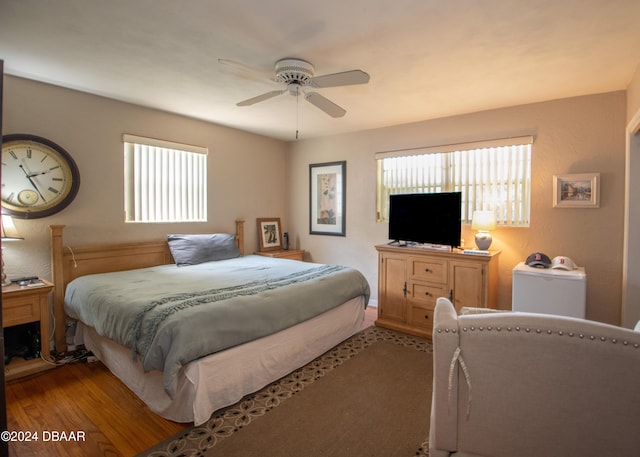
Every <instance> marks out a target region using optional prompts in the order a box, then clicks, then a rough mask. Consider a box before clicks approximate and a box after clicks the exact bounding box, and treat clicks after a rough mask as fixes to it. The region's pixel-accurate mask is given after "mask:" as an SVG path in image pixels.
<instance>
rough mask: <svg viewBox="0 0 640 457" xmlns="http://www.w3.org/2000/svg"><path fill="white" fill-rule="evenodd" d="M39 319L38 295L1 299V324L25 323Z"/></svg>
mask: <svg viewBox="0 0 640 457" xmlns="http://www.w3.org/2000/svg"><path fill="white" fill-rule="evenodd" d="M39 320H40V297H39V296H38V295H35V296H34V295H31V296H26V297H15V298H11V299H7V298H4V297H3V300H2V325H3V327H11V326H12V325H19V324H26V323H27V322H36V321H39Z"/></svg>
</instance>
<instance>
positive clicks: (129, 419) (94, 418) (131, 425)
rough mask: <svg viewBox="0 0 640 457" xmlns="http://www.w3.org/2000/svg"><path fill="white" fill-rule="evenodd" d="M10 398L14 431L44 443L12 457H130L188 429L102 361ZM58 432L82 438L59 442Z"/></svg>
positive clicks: (16, 389) (41, 379)
mask: <svg viewBox="0 0 640 457" xmlns="http://www.w3.org/2000/svg"><path fill="white" fill-rule="evenodd" d="M376 318H377V309H376V308H372V307H369V308H368V309H367V312H366V315H365V322H364V326H363V327H368V326H370V325H373V323H374V321H375V319H376ZM6 396H7V421H8V430H10V431H22V432H37V433H38V441H32V442H10V443H9V455H10V456H12V457H27V456H29V457H40V456H42V457H45V456H46V457H55V456H65V457H66V456H74V457H75V456H78V457H93V456H96V457H98V456H110V457H118V456H122V457H130V456H132V455H135V454H137V453H139V452H142V451H144V450H145V449H147V448H149V447H151V446H153V445H154V444H156V443H158V442H160V441H162V440H163V439H165V438H168V437H170V436H172V435H174V434H176V433H178V432H180V431H181V430H183V429H184V428H185V427H186V426H187V425H188V424H178V423H175V422H171V421H168V420H166V419H163V418H161V417H160V416H158V415H156V414H155V413H153V412H151V411H150V410H149V409H148V408H147V407H146V406H145V405H144V403H142V401H140V400H139V399H138V398H137V397H136V396H135V395H134V394H133V393H131V391H130V390H129V389H128V388H127V387H126V386H125V385H124V384H122V382H120V380H118V379H117V378H116V377H115V376H114V375H112V374H111V372H109V370H107V368H106V367H105V366H104V365H102V363H100V362H93V363H74V364H70V365H65V366H62V367H59V368H56V369H54V370H50V371H47V372H44V373H41V374H38V375H34V376H31V377H28V378H23V379H20V380H17V381H13V382H10V383H8V384H7V386H6ZM55 432H57V433H58V435H59V436H60V435H61V434H62V432H64V433H65V436H66V437H71V436H72V435H71V433H72V432H73V437H74V438H80V439H79V440H76V441H66V442H63V441H53V439H52V438H53V437H54V436H55ZM82 437H84V439H82ZM43 438H44V439H46V441H45V440H43Z"/></svg>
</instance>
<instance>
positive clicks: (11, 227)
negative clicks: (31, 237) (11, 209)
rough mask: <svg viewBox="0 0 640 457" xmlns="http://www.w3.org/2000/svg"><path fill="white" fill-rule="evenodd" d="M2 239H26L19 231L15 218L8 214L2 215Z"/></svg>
mask: <svg viewBox="0 0 640 457" xmlns="http://www.w3.org/2000/svg"><path fill="white" fill-rule="evenodd" d="M2 239H3V240H24V238H23V237H22V236H21V235H20V232H18V229H17V228H16V226H15V224H14V223H13V218H12V217H11V216H9V215H8V214H3V215H2Z"/></svg>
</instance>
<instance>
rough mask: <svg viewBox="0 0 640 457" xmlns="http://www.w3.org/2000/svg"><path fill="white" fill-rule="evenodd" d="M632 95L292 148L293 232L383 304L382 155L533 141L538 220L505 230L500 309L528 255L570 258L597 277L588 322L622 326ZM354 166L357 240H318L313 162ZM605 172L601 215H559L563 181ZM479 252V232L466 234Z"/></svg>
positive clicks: (353, 236) (500, 245) (351, 233)
mask: <svg viewBox="0 0 640 457" xmlns="http://www.w3.org/2000/svg"><path fill="white" fill-rule="evenodd" d="M625 110H626V98H625V93H624V92H613V93H607V94H599V95H592V96H585V97H576V98H570V99H563V100H556V101H551V102H546V103H536V104H531V105H523V106H516V107H511V108H505V109H498V110H492V111H486V112H480V113H473V114H468V115H463V116H456V117H450V118H444V119H436V120H429V121H424V122H419V123H414V124H406V125H400V126H395V127H388V128H382V129H376V130H370V131H366V132H359V133H355V134H347V135H337V136H332V137H326V138H320V139H313V140H303V141H299V142H295V143H291V145H290V150H289V155H288V166H287V169H288V171H287V183H288V184H287V188H288V189H296V191H295V192H289V197H288V202H289V226H290V232H291V233H292V234H293V236H294V239H295V241H296V244H297V246H298V247H299V248H302V249H306V250H308V251H309V256H310V258H311V259H313V260H315V261H318V262H336V263H344V264H347V265H351V266H354V267H356V268H358V269H360V270H361V271H362V272H363V273H364V274H365V276H366V277H367V279H368V280H369V283H370V284H371V287H372V292H373V298H374V299H377V255H376V254H377V253H376V251H375V248H374V246H375V245H376V244H381V243H386V242H387V241H388V238H387V229H388V227H387V224H381V223H376V222H375V160H374V154H375V152H377V151H385V150H394V149H404V148H414V147H422V146H433V145H439V144H452V143H459V142H467V141H474V140H483V139H492V138H504V137H512V136H520V135H533V136H534V145H533V159H532V160H533V165H532V175H533V177H532V179H533V183H532V214H531V226H530V227H529V228H500V229H498V230H496V232H494V234H493V238H494V244H493V247H495V248H497V249H501V250H502V254H501V256H500V279H499V305H500V307H501V308H510V306H511V270H512V269H513V267H514V266H515V265H516V264H517V263H518V262H520V261H523V260H524V259H525V258H526V257H527V255H529V254H530V253H532V252H535V251H542V252H545V253H547V254H548V255H549V256H551V257H554V256H556V255H567V256H569V257H571V258H572V259H573V260H574V261H575V262H576V263H577V264H578V265H580V266H584V267H585V268H586V270H587V275H588V285H587V316H588V317H589V318H590V319H594V320H599V321H604V322H610V323H615V324H617V323H619V322H620V302H621V292H620V291H621V277H622V249H623V210H624V158H625V116H626V111H625ZM337 160H346V161H347V205H346V206H347V211H346V212H347V215H346V217H347V236H346V237H344V238H336V237H332V236H320V235H310V234H309V196H308V188H309V177H308V174H309V171H308V167H309V164H311V163H321V162H329V161H337ZM584 172H600V173H601V202H600V208H599V209H557V208H552V179H553V175H554V174H566V173H584ZM463 238H465V239H466V242H467V245H473V233H472V232H471V231H470V229H469V226H463Z"/></svg>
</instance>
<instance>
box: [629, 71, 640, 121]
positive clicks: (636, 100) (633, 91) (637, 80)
mask: <svg viewBox="0 0 640 457" xmlns="http://www.w3.org/2000/svg"><path fill="white" fill-rule="evenodd" d="M638 111H640V65H638V68H637V69H636V72H635V74H634V75H633V78H632V79H631V82H630V83H629V87H628V88H627V122H629V121H631V119H632V118H633V116H635V115H636V113H637V112H638Z"/></svg>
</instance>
